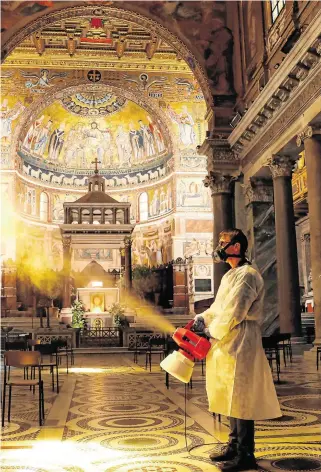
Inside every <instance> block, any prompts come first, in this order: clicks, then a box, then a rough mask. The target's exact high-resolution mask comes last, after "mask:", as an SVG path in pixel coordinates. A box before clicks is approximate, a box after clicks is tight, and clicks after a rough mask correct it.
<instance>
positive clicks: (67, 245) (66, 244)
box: [62, 234, 71, 249]
mask: <svg viewBox="0 0 321 472" xmlns="http://www.w3.org/2000/svg"><path fill="white" fill-rule="evenodd" d="M70 246H71V236H70V235H69V234H68V235H64V236H63V237H62V247H63V248H64V249H70Z"/></svg>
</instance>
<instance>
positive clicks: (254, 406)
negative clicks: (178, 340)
mask: <svg viewBox="0 0 321 472" xmlns="http://www.w3.org/2000/svg"><path fill="white" fill-rule="evenodd" d="M263 297H264V282H263V279H262V277H261V275H260V274H259V273H258V272H257V271H256V270H255V269H254V268H253V267H252V266H251V265H248V264H245V265H242V266H240V267H236V268H235V269H231V270H229V272H227V273H226V274H225V275H224V276H223V278H222V281H221V285H220V287H219V290H218V292H217V295H216V298H215V301H214V303H213V304H212V305H211V306H210V308H209V309H208V310H206V311H205V312H204V313H202V314H200V315H198V316H197V317H196V319H197V318H198V317H199V316H203V317H204V321H205V326H206V327H208V328H209V332H210V334H211V336H212V337H213V338H214V340H212V348H211V349H210V351H209V353H208V355H207V358H206V390H207V396H208V401H209V410H210V411H212V412H215V413H218V414H221V415H225V416H231V417H233V418H239V419H244V420H263V419H269V418H278V417H280V416H282V413H281V410H280V406H279V402H278V399H277V396H276V391H275V387H274V384H273V378H272V373H271V369H270V366H269V363H268V361H267V359H266V356H265V352H264V350H263V347H262V338H261V328H260V326H261V323H262V321H263V320H262V317H263Z"/></svg>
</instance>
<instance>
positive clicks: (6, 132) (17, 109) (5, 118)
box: [0, 95, 25, 144]
mask: <svg viewBox="0 0 321 472" xmlns="http://www.w3.org/2000/svg"><path fill="white" fill-rule="evenodd" d="M22 101H23V99H22V98H21V97H17V96H13V95H11V96H10V95H8V96H5V97H4V96H3V97H2V102H1V111H0V117H1V121H0V123H1V144H9V143H10V142H11V135H12V131H13V129H14V126H15V124H16V120H17V118H18V116H19V115H21V113H22V112H23V111H24V109H25V106H24V105H23V104H22Z"/></svg>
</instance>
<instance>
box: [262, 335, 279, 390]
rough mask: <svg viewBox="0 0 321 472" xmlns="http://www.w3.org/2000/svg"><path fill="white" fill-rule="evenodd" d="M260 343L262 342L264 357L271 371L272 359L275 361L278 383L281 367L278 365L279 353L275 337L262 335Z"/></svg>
mask: <svg viewBox="0 0 321 472" xmlns="http://www.w3.org/2000/svg"><path fill="white" fill-rule="evenodd" d="M262 344H263V349H264V351H265V355H266V358H267V360H268V361H269V364H270V367H271V370H272V372H273V361H275V365H276V375H277V378H278V383H280V372H281V367H280V353H279V348H278V343H277V339H276V338H275V337H274V336H269V337H263V338H262Z"/></svg>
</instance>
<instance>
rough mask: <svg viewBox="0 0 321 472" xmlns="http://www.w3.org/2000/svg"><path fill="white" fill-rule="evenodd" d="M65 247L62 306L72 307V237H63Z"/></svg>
mask: <svg viewBox="0 0 321 472" xmlns="http://www.w3.org/2000/svg"><path fill="white" fill-rule="evenodd" d="M62 247H63V279H64V283H63V298H62V307H63V308H69V307H70V304H71V303H70V269H71V237H70V236H63V237H62Z"/></svg>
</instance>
